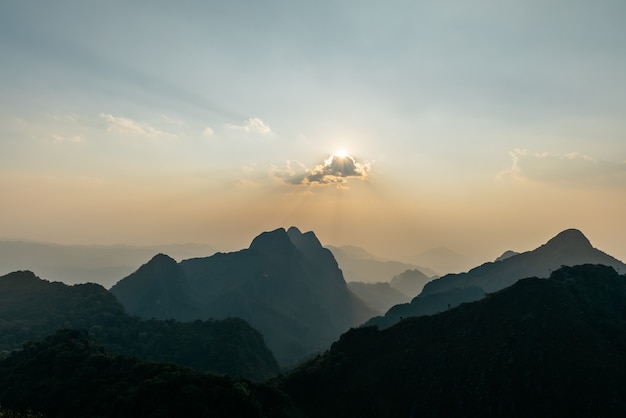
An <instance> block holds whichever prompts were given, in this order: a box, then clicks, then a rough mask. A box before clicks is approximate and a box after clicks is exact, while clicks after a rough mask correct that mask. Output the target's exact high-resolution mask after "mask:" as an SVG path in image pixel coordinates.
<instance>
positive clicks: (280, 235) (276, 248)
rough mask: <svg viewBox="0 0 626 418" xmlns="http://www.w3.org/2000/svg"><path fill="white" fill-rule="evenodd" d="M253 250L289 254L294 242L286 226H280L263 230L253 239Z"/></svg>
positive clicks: (251, 245)
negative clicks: (271, 229)
mask: <svg viewBox="0 0 626 418" xmlns="http://www.w3.org/2000/svg"><path fill="white" fill-rule="evenodd" d="M250 249H251V250H256V251H260V252H263V253H266V252H270V253H282V254H287V253H288V251H292V250H293V244H292V242H291V239H290V238H289V235H287V231H285V228H278V229H275V230H273V231H269V232H263V233H261V234H260V235H258V236H257V237H256V238H254V239H253V240H252V243H251V244H250Z"/></svg>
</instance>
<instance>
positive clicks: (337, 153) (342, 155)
mask: <svg viewBox="0 0 626 418" xmlns="http://www.w3.org/2000/svg"><path fill="white" fill-rule="evenodd" d="M333 155H334V156H335V157H338V158H346V157H347V156H348V151H347V150H345V149H340V150H337V151H335V153H334V154H333Z"/></svg>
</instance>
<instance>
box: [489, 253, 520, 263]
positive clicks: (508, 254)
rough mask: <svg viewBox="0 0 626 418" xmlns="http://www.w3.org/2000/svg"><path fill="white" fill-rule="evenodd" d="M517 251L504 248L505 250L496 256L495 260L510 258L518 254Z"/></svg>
mask: <svg viewBox="0 0 626 418" xmlns="http://www.w3.org/2000/svg"><path fill="white" fill-rule="evenodd" d="M518 254H519V253H518V252H517V251H511V250H506V251H505V252H503V253H502V255H501V256H500V257H498V258H496V260H495V261H502V260H506V259H507V258H511V257H513V256H514V255H518Z"/></svg>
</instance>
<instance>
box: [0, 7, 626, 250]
mask: <svg viewBox="0 0 626 418" xmlns="http://www.w3.org/2000/svg"><path fill="white" fill-rule="evenodd" d="M625 21H626V4H624V3H623V2H622V1H596V2H588V1H549V0H548V1H475V2H465V1H450V2H430V1H391V2H374V1H358V2H357V1H332V2H331V1H317V2H303V1H266V2H253V1H230V2H213V1H181V2H175V3H174V2H163V1H150V2H148V1H134V2H121V1H107V2H103V1H93V2H83V1H56V2H34V1H6V2H3V3H2V4H1V5H0V54H1V56H2V66H0V91H1V92H2V94H0V192H1V193H2V195H3V196H6V200H5V203H4V204H2V205H0V215H1V216H0V217H1V220H0V236H4V237H10V238H27V239H36V240H46V241H56V242H68V243H137V244H139V243H163V242H190V241H193V242H207V243H210V244H212V245H214V246H216V247H218V248H219V247H220V246H222V247H223V248H224V249H236V248H241V247H243V246H246V245H247V244H248V243H249V242H250V240H251V239H252V238H253V237H254V236H255V235H256V234H257V233H259V232H261V231H263V230H267V229H273V228H274V227H278V226H289V225H292V224H293V225H297V226H299V227H300V228H301V229H312V230H314V231H315V232H316V233H317V234H318V235H319V236H320V238H321V239H322V241H323V242H326V243H329V244H330V243H333V244H342V243H350V244H355V245H362V246H364V247H366V248H368V249H370V250H372V251H374V252H380V253H385V255H394V254H399V253H403V254H405V255H408V254H411V253H412V252H418V251H421V250H424V249H426V248H429V247H431V246H438V245H447V246H449V247H451V248H454V249H455V250H457V251H459V252H461V253H465V254H467V255H469V256H471V257H474V258H475V259H476V260H484V259H487V258H492V256H493V257H495V256H497V255H499V254H498V252H499V251H500V250H502V251H504V250H505V249H507V248H512V249H514V250H526V249H531V248H533V247H535V246H537V245H539V244H541V243H542V242H544V241H545V240H546V239H548V238H550V237H551V236H552V235H555V234H556V233H557V232H559V231H560V230H562V229H565V228H568V227H577V228H580V229H581V230H583V232H585V233H586V234H587V236H588V237H589V238H590V239H591V241H592V243H593V244H594V245H596V246H598V247H600V248H602V249H605V250H606V251H607V252H609V253H612V254H614V255H616V256H618V257H621V258H622V259H624V258H626V245H624V241H623V239H621V238H620V236H621V237H623V236H624V235H625V234H624V233H625V232H626V226H625V225H624V223H623V213H624V211H623V208H624V207H626V193H625V192H626V140H625V134H624V132H626V130H625V128H626V122H625V120H626V119H625V118H624V114H625V113H626V75H624V74H626V73H625V72H624V71H623V69H624V68H625V67H626V65H625V64H626V52H625V51H626V27H625V25H624V24H623V22H625ZM338 150H345V151H346V152H348V154H349V156H350V159H349V160H346V161H348V162H352V161H353V162H354V163H355V164H357V167H361V169H360V170H361V171H354V170H352V171H349V172H348V171H340V172H335V173H334V176H335V177H333V179H334V181H322V182H316V181H312V182H306V184H304V183H303V182H301V181H298V179H302V178H309V179H315V178H321V177H320V176H319V174H320V173H326V174H328V173H330V171H329V170H330V168H329V167H330V166H328V167H327V166H325V161H329V156H330V155H332V154H333V153H336V152H338ZM343 167H346V165H345V164H344V165H343ZM335 168H336V166H335ZM316 170H317V171H316ZM315 173H317V174H318V176H317V177H316V176H315V175H314V174H315ZM326 179H329V178H326Z"/></svg>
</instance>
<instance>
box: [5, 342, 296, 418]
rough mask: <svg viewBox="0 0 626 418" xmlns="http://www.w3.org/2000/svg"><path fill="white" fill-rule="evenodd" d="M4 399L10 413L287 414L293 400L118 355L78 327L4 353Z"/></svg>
mask: <svg viewBox="0 0 626 418" xmlns="http://www.w3.org/2000/svg"><path fill="white" fill-rule="evenodd" d="M0 404H1V405H2V408H0V411H3V413H2V416H7V417H13V416H46V417H76V418H78V417H174V416H181V417H206V416H212V417H213V416H216V417H259V418H260V417H265V418H270V417H276V418H278V417H286V416H287V414H286V413H285V411H286V410H287V399H286V398H285V396H284V395H282V394H280V393H278V392H277V391H276V390H274V389H272V388H270V387H268V386H267V385H259V384H254V383H251V382H249V381H246V380H234V379H231V378H228V377H226V376H219V375H215V374H209V373H201V372H198V371H194V370H191V369H188V368H184V367H180V366H177V365H174V364H171V363H155V362H152V361H150V362H147V361H141V360H137V359H135V358H130V357H122V356H118V355H114V354H112V353H110V352H109V351H108V350H106V349H105V348H104V347H102V346H100V345H98V344H97V342H96V341H94V340H93V338H91V337H90V336H89V335H88V334H87V333H86V332H84V331H75V330H62V331H59V332H57V333H55V334H54V335H52V336H50V337H48V338H46V339H45V340H43V341H38V342H31V343H29V344H27V345H26V346H25V347H24V348H23V349H21V350H17V351H14V352H13V353H11V354H10V355H9V356H8V357H7V358H6V359H4V360H0ZM5 408H8V409H10V410H13V411H20V412H25V411H28V412H26V414H25V415H21V414H20V415H17V414H16V415H13V414H11V413H9V414H7V415H5V414H4V412H6V409H5Z"/></svg>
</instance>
